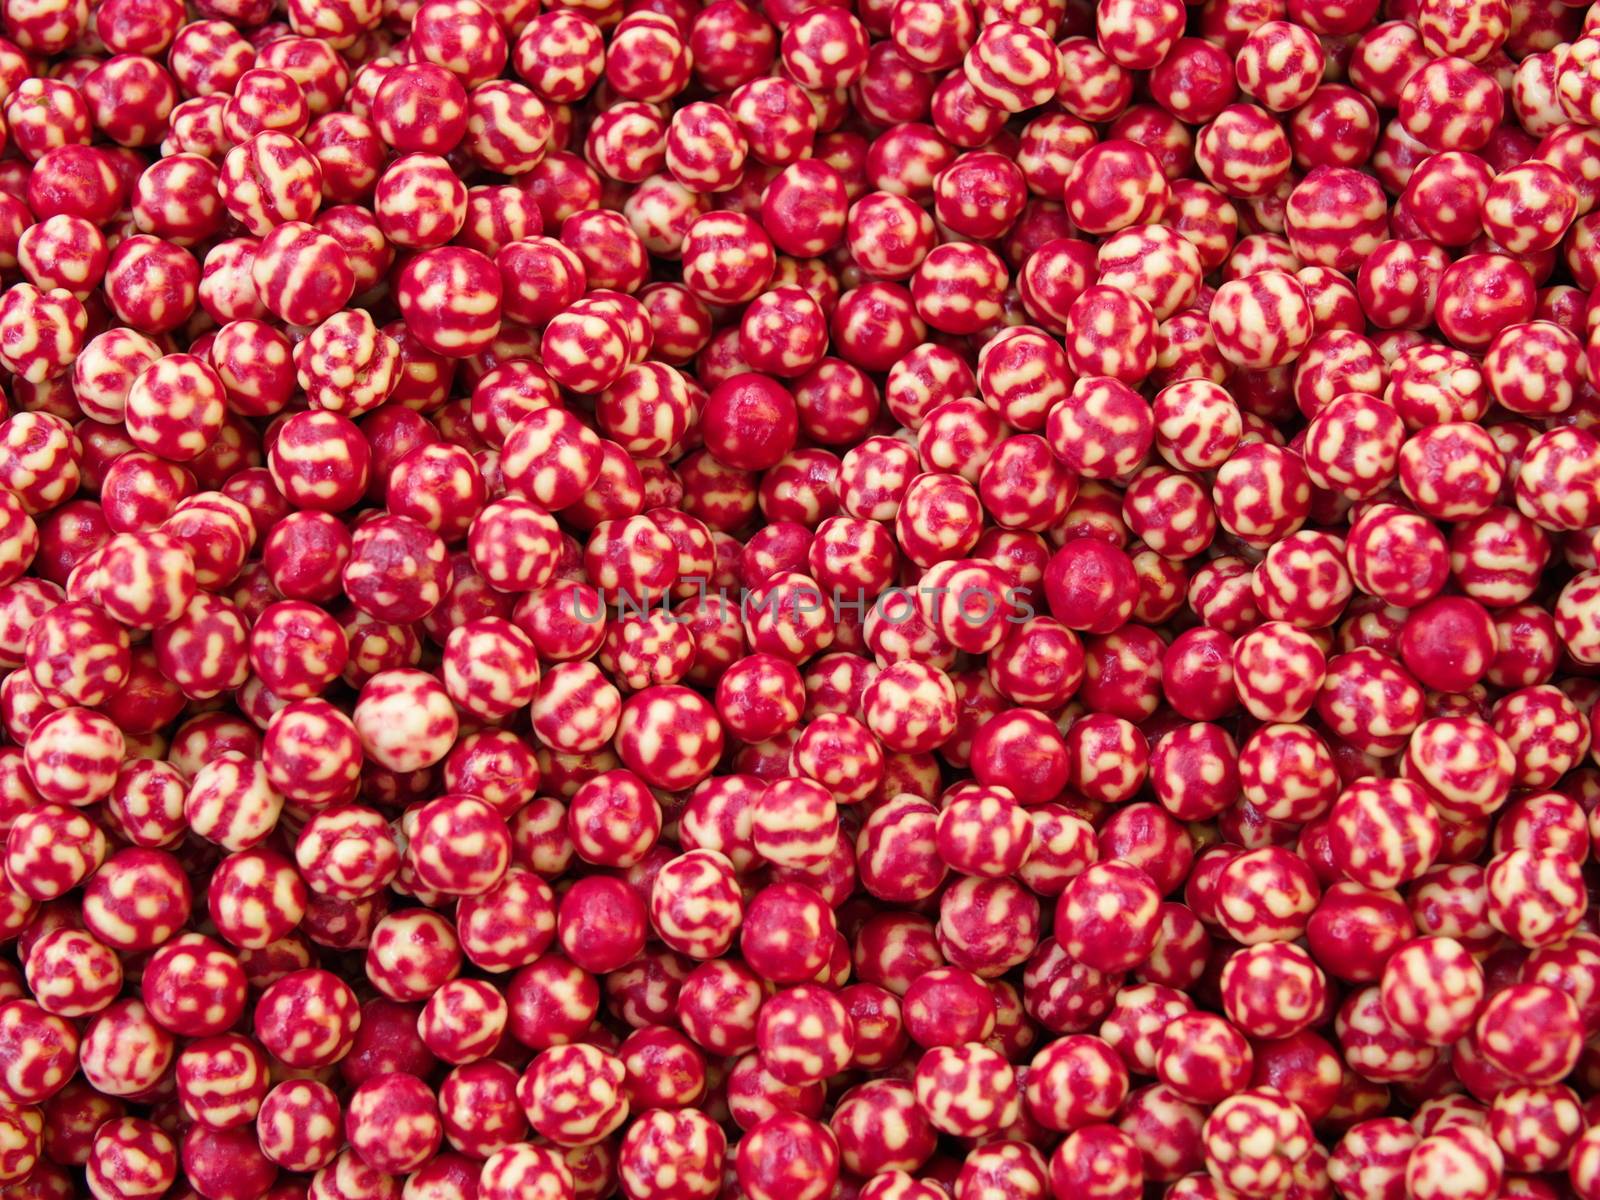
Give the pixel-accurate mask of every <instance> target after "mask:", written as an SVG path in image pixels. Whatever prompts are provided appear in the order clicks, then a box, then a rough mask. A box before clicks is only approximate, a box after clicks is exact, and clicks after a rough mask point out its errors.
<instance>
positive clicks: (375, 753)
mask: <svg viewBox="0 0 1600 1200" xmlns="http://www.w3.org/2000/svg"><path fill="white" fill-rule="evenodd" d="M352 719H353V720H354V722H355V727H356V733H357V734H358V736H359V737H360V738H361V748H362V750H363V751H364V752H365V753H366V754H367V755H368V756H369V757H370V758H372V759H373V761H375V762H377V763H378V764H379V765H380V766H383V767H385V768H387V769H388V770H391V771H415V770H420V769H422V768H424V767H431V766H432V765H433V764H434V763H437V762H439V761H441V760H442V759H443V758H444V757H445V755H446V754H448V753H449V752H450V747H451V746H452V745H453V744H454V742H455V738H456V733H457V731H458V729H459V728H460V719H459V718H458V717H457V715H456V712H455V708H454V706H453V705H451V703H450V698H449V695H448V693H446V691H445V688H444V685H443V684H441V683H440V682H439V681H438V680H437V679H435V678H434V677H433V676H432V675H429V674H428V673H427V672H425V671H419V670H415V669H410V668H400V669H397V670H391V671H380V672H379V673H378V674H376V675H374V676H373V677H372V678H371V679H369V680H368V681H367V683H366V685H365V686H364V687H363V688H362V689H361V695H360V696H359V697H358V699H357V700H356V706H355V711H354V713H353V714H352Z"/></svg>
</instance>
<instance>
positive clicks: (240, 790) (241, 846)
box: [183, 753, 283, 850]
mask: <svg viewBox="0 0 1600 1200" xmlns="http://www.w3.org/2000/svg"><path fill="white" fill-rule="evenodd" d="M282 811H283V796H282V795H281V794H280V793H279V792H278V791H277V790H276V789H275V788H274V787H273V786H272V783H271V781H270V780H269V779H268V778H267V770H266V767H265V766H263V765H262V764H261V763H260V762H258V761H251V760H249V759H246V758H245V757H244V756H243V755H242V754H237V753H228V754H224V755H223V756H222V757H220V758H217V759H214V760H212V761H211V762H208V763H206V764H205V765H204V766H203V767H201V768H200V770H199V771H198V772H197V773H196V774H195V776H194V779H193V781H192V782H191V783H190V785H189V793H188V795H187V796H186V797H185V798H184V802H183V814H184V818H185V820H187V821H188V823H189V827H190V828H191V829H192V830H193V831H194V832H195V833H196V834H198V835H199V836H200V837H202V838H205V839H206V840H207V841H211V842H214V843H216V844H217V845H219V846H221V847H223V848H224V849H226V850H245V849H248V848H250V847H252V846H256V845H259V844H260V843H261V842H263V841H265V840H266V839H267V837H268V836H269V835H270V834H271V833H272V831H273V829H274V828H275V827H276V825H277V823H278V815H279V813H281V812H282Z"/></svg>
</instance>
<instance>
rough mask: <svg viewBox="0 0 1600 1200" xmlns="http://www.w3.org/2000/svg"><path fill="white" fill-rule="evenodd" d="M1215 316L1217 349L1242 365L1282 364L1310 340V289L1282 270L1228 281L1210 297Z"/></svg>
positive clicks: (1230, 359) (1267, 365) (1231, 360)
mask: <svg viewBox="0 0 1600 1200" xmlns="http://www.w3.org/2000/svg"><path fill="white" fill-rule="evenodd" d="M1210 318H1211V329H1212V333H1213V334H1214V336H1215V337H1216V340H1217V349H1218V350H1219V351H1220V352H1221V354H1222V356H1223V357H1224V358H1225V359H1227V360H1228V361H1229V362H1230V363H1233V364H1234V365H1235V366H1239V367H1246V368H1250V369H1254V370H1261V369H1265V368H1267V367H1279V366H1283V365H1285V364H1287V363H1290V362H1293V361H1294V359H1295V358H1296V357H1297V356H1298V355H1299V353H1300V351H1301V350H1302V349H1304V348H1305V346H1306V344H1307V343H1308V342H1309V341H1310V340H1311V308H1310V304H1309V302H1308V301H1307V299H1306V293H1305V289H1304V288H1303V287H1302V286H1301V285H1300V283H1299V282H1298V281H1297V280H1296V279H1295V278H1294V277H1293V276H1291V275H1289V274H1287V273H1285V272H1283V271H1263V272H1261V273H1260V274H1258V275H1252V276H1250V277H1248V278H1246V279H1235V280H1230V281H1229V282H1227V283H1224V284H1223V285H1222V286H1221V287H1220V288H1218V289H1217V294H1216V296H1215V297H1214V298H1213V299H1212V301H1211V308H1210Z"/></svg>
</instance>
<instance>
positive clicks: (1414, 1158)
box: [1405, 1125, 1505, 1200]
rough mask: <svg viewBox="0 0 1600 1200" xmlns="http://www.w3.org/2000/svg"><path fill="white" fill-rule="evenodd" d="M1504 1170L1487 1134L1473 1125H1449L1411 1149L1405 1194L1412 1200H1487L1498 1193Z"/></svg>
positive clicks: (1499, 1155)
mask: <svg viewBox="0 0 1600 1200" xmlns="http://www.w3.org/2000/svg"><path fill="white" fill-rule="evenodd" d="M1504 1169H1505V1156H1504V1155H1503V1154H1501V1152H1500V1147H1499V1146H1497V1145H1495V1143H1494V1139H1493V1138H1491V1137H1490V1136H1489V1135H1488V1133H1486V1132H1485V1131H1484V1130H1482V1129H1480V1128H1478V1127H1476V1126H1474V1125H1452V1126H1450V1127H1448V1128H1445V1129H1442V1130H1440V1131H1439V1132H1437V1133H1434V1134H1431V1135H1430V1136H1428V1137H1425V1138H1423V1139H1422V1140H1421V1141H1420V1142H1418V1143H1417V1144H1416V1146H1415V1147H1414V1148H1413V1149H1412V1151H1411V1157H1410V1158H1409V1159H1407V1160H1406V1175H1405V1183H1406V1194H1407V1195H1408V1196H1410V1197H1413V1200H1438V1198H1439V1197H1444V1196H1450V1197H1457V1196H1459V1197H1462V1198H1463V1200H1487V1198H1489V1197H1493V1196H1498V1195H1499V1194H1500V1183H1501V1179H1502V1178H1503V1174H1504Z"/></svg>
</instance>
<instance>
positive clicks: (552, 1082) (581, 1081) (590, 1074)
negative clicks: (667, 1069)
mask: <svg viewBox="0 0 1600 1200" xmlns="http://www.w3.org/2000/svg"><path fill="white" fill-rule="evenodd" d="M624 1074H625V1071H624V1068H623V1065H622V1062H621V1060H620V1059H618V1058H615V1057H614V1056H612V1055H610V1054H607V1053H605V1052H604V1051H603V1050H600V1049H598V1048H597V1047H594V1046H590V1045H585V1044H581V1043H580V1044H573V1045H566V1046H552V1047H550V1048H549V1049H547V1050H544V1051H542V1052H541V1053H540V1054H539V1056H538V1057H537V1058H535V1059H534V1060H533V1063H532V1064H531V1065H530V1066H529V1067H528V1070H527V1072H526V1073H525V1074H524V1075H523V1077H522V1079H521V1081H519V1082H518V1084H517V1098H518V1099H519V1100H520V1101H521V1102H522V1106H523V1108H524V1109H525V1110H526V1112H527V1114H528V1121H529V1123H530V1124H531V1125H532V1126H533V1128H534V1129H535V1130H536V1131H537V1132H538V1133H540V1134H541V1135H542V1136H544V1137H547V1138H549V1139H550V1140H551V1141H552V1142H554V1143H556V1144H557V1145H561V1146H582V1145H587V1144H589V1143H591V1142H595V1141H599V1140H600V1139H602V1138H604V1137H606V1136H608V1135H609V1134H610V1133H612V1132H613V1131H614V1130H616V1129H617V1128H618V1127H619V1126H620V1125H621V1124H622V1122H623V1120H624V1119H625V1118H626V1117H627V1114H628V1101H627V1098H626V1096H625V1094H624V1093H623V1090H622V1081H623V1076H624Z"/></svg>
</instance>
